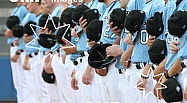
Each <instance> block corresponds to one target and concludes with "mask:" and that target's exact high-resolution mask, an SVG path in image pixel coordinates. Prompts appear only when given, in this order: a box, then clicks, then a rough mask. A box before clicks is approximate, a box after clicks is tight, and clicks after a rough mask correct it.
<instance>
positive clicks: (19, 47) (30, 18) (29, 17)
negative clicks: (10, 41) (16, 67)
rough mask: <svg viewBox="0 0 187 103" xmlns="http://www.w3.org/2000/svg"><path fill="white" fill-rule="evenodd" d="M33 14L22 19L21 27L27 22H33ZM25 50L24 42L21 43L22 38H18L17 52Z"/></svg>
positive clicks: (28, 14)
mask: <svg viewBox="0 0 187 103" xmlns="http://www.w3.org/2000/svg"><path fill="white" fill-rule="evenodd" d="M34 18H35V14H33V13H29V12H28V13H27V15H26V16H25V17H24V19H23V20H22V22H21V25H22V26H24V25H25V24H26V23H27V22H28V21H34ZM24 49H25V42H24V41H23V36H22V37H21V38H19V46H18V50H24Z"/></svg>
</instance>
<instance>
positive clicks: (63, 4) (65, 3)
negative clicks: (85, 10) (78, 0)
mask: <svg viewBox="0 0 187 103" xmlns="http://www.w3.org/2000/svg"><path fill="white" fill-rule="evenodd" d="M67 7H68V3H67V2H63V3H62V11H64V10H65V9H66V8H67Z"/></svg>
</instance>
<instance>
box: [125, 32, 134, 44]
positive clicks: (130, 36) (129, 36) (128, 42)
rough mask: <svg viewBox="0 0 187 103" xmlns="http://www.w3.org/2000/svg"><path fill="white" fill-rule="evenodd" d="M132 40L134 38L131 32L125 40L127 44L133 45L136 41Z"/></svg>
mask: <svg viewBox="0 0 187 103" xmlns="http://www.w3.org/2000/svg"><path fill="white" fill-rule="evenodd" d="M131 40H132V35H131V33H129V34H127V35H126V36H125V39H124V42H125V43H126V44H129V45H133V44H134V43H133V42H132V41H131Z"/></svg>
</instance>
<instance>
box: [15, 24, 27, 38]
mask: <svg viewBox="0 0 187 103" xmlns="http://www.w3.org/2000/svg"><path fill="white" fill-rule="evenodd" d="M12 33H13V35H14V36H15V37H18V38H21V37H22V36H23V35H24V27H23V26H21V25H19V24H16V25H14V26H13V28H12Z"/></svg>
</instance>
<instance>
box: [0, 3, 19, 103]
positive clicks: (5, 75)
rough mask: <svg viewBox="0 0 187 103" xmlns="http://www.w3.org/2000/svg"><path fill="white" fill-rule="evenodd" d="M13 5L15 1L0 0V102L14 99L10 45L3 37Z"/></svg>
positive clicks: (5, 102)
mask: <svg viewBox="0 0 187 103" xmlns="http://www.w3.org/2000/svg"><path fill="white" fill-rule="evenodd" d="M15 6H16V3H11V2H10V1H9V0H0V103H8V102H7V101H9V102H10V101H16V91H15V89H14V86H13V81H12V74H11V66H10V57H9V48H10V45H8V44H7V39H6V38H5V37H4V32H5V30H6V25H5V22H6V19H7V17H8V16H9V15H10V14H11V12H12V10H13V9H14V8H15ZM11 103H12V102H11Z"/></svg>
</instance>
